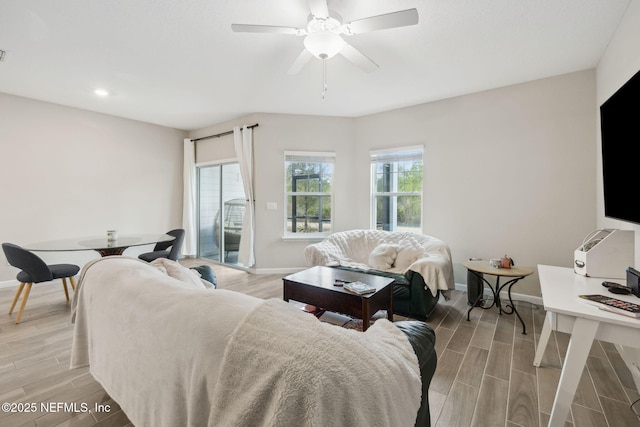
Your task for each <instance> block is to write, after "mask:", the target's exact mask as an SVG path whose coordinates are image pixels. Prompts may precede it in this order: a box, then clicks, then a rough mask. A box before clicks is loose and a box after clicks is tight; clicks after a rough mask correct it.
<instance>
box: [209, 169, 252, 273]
mask: <svg viewBox="0 0 640 427" xmlns="http://www.w3.org/2000/svg"><path fill="white" fill-rule="evenodd" d="M197 179H198V183H197V185H198V256H199V257H202V258H208V259H211V260H214V261H218V262H221V263H225V264H232V265H233V264H237V263H238V249H239V246H240V236H241V235H242V221H243V219H244V211H245V196H244V187H243V185H242V178H241V177H240V166H239V165H238V163H220V164H210V165H202V166H198V167H197Z"/></svg>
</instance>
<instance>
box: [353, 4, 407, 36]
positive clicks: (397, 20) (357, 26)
mask: <svg viewBox="0 0 640 427" xmlns="http://www.w3.org/2000/svg"><path fill="white" fill-rule="evenodd" d="M417 23H418V10H417V9H407V10H401V11H399V12H391V13H386V14H384V15H376V16H371V17H369V18H363V19H358V20H356V21H352V22H347V23H346V24H344V25H343V33H344V34H347V35H353V34H362V33H368V32H370V31H378V30H384V29H387V28H396V27H406V26H408V25H415V24H417Z"/></svg>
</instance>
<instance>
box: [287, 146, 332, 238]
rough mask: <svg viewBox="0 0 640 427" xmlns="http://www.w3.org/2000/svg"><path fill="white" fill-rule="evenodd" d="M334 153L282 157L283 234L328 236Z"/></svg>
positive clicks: (293, 154)
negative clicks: (284, 205)
mask: <svg viewBox="0 0 640 427" xmlns="http://www.w3.org/2000/svg"><path fill="white" fill-rule="evenodd" d="M334 160H335V154H334V153H308V154H307V153H285V186H286V194H287V200H286V204H287V218H286V229H285V233H286V234H299V233H321V234H328V233H330V232H331V225H332V215H333V209H332V199H333V188H332V185H331V183H332V178H333V168H334V163H335V161H334Z"/></svg>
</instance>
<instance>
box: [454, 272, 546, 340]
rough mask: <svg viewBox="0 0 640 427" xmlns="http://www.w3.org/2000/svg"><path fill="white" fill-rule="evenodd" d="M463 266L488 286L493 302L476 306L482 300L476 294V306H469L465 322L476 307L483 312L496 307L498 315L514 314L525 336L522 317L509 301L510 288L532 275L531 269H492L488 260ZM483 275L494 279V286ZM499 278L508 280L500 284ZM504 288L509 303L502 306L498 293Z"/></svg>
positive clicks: (480, 295) (480, 296) (480, 294)
mask: <svg viewBox="0 0 640 427" xmlns="http://www.w3.org/2000/svg"><path fill="white" fill-rule="evenodd" d="M463 265H464V266H465V268H466V269H467V270H469V271H470V272H471V273H473V274H475V275H476V276H478V278H479V279H480V280H482V282H483V283H485V284H486V285H487V286H489V289H491V292H492V293H493V301H492V302H491V304H488V305H487V304H484V303H482V304H477V303H478V302H480V300H481V299H482V292H480V293H478V299H477V301H476V304H473V305H471V307H470V308H469V310H467V321H469V320H470V317H469V316H470V313H471V310H473V309H474V308H475V307H476V306H477V307H480V308H481V309H483V310H488V309H490V308H492V307H494V306H495V307H498V310H499V311H500V314H502V313H504V314H514V313H515V315H516V316H518V320H520V323H521V324H522V333H523V334H525V335H526V334H527V328H526V326H525V324H524V321H523V320H522V317H520V314H518V310H517V309H516V306H515V304H514V303H513V300H512V299H511V288H512V287H513V285H515V284H516V283H517V282H518V281H519V280H520V279H523V278H525V277H526V276H529V275H531V274H533V268H531V267H522V266H514V267H511V268H494V267H492V266H491V264H489V261H488V260H473V261H467V262H465V263H463ZM485 274H488V275H490V276H495V277H496V283H495V285H492V284H491V283H490V282H489V281H488V280H487V279H485V278H484V275H485ZM501 277H505V278H508V280H507V281H506V282H505V283H503V284H500V278H501ZM504 288H507V295H508V296H509V302H508V303H505V304H504V305H503V304H502V300H501V299H500V292H502V290H503V289H504Z"/></svg>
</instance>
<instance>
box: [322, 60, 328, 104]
mask: <svg viewBox="0 0 640 427" xmlns="http://www.w3.org/2000/svg"><path fill="white" fill-rule="evenodd" d="M326 93H327V58H326V57H325V58H322V99H324V95H325V94H326Z"/></svg>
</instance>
